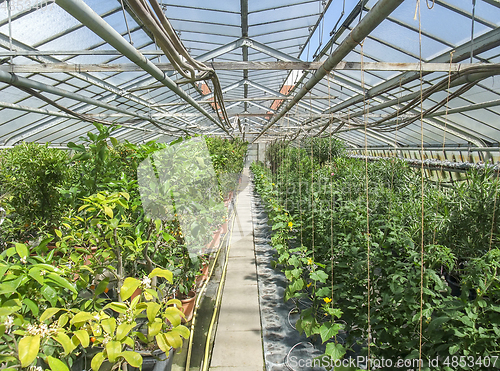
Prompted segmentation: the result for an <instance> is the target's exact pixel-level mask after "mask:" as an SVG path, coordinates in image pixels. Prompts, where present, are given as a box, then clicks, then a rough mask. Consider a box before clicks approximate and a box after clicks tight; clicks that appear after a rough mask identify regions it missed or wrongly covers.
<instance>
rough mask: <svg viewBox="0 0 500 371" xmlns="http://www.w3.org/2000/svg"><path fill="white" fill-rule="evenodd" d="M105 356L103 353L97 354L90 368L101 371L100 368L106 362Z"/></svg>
mask: <svg viewBox="0 0 500 371" xmlns="http://www.w3.org/2000/svg"><path fill="white" fill-rule="evenodd" d="M104 359H105V356H104V353H103V352H100V353H97V354H96V355H95V356H94V358H92V362H90V366H91V367H92V370H94V371H99V368H101V365H102V363H103V362H104Z"/></svg>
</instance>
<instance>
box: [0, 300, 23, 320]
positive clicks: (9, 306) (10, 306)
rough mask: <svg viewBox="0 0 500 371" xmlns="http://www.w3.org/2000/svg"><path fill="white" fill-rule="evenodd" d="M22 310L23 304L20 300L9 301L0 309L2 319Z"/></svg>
mask: <svg viewBox="0 0 500 371" xmlns="http://www.w3.org/2000/svg"><path fill="white" fill-rule="evenodd" d="M19 309H21V302H20V301H19V300H17V299H16V300H7V301H6V302H5V303H3V304H2V306H1V307H0V317H3V316H8V315H10V314H12V313H14V312H17V311H18V310H19Z"/></svg>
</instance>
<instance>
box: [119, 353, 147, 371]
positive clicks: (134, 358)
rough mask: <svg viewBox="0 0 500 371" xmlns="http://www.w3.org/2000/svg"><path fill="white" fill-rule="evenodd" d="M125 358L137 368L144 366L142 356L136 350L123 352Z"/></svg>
mask: <svg viewBox="0 0 500 371" xmlns="http://www.w3.org/2000/svg"><path fill="white" fill-rule="evenodd" d="M122 356H123V358H125V361H127V363H128V364H129V365H130V366H132V367H135V368H141V367H142V357H141V355H140V354H139V353H136V352H131V351H126V352H122Z"/></svg>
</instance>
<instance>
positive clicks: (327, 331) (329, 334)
mask: <svg viewBox="0 0 500 371" xmlns="http://www.w3.org/2000/svg"><path fill="white" fill-rule="evenodd" d="M341 328H342V326H341V325H339V324H338V323H331V322H327V323H323V324H322V325H321V327H320V328H319V334H320V335H321V341H322V342H323V343H324V342H325V341H327V340H330V339H331V338H333V337H335V336H337V334H338V333H339V330H340V329H341Z"/></svg>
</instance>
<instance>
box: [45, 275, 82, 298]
mask: <svg viewBox="0 0 500 371" xmlns="http://www.w3.org/2000/svg"><path fill="white" fill-rule="evenodd" d="M45 280H46V281H52V282H53V283H55V284H57V285H58V286H60V287H64V288H66V289H68V290H70V291H72V292H74V293H75V294H78V291H76V289H75V288H74V287H73V285H72V284H71V283H69V282H68V281H67V280H66V279H65V278H62V277H61V276H59V275H58V274H55V273H52V272H50V273H48V274H47V275H46V278H45Z"/></svg>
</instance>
